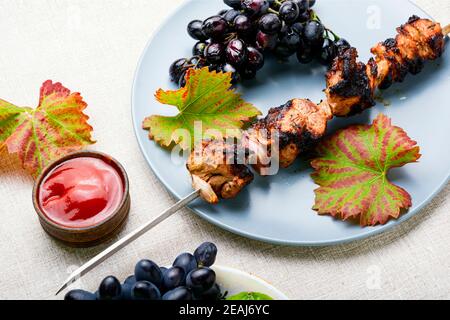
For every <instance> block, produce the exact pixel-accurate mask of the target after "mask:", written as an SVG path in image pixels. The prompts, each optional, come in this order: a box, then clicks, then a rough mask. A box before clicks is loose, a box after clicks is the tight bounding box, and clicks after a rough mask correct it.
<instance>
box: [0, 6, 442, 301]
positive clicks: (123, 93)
mask: <svg viewBox="0 0 450 320" xmlns="http://www.w3.org/2000/svg"><path fill="white" fill-rule="evenodd" d="M181 2H182V0H164V1H157V0H115V1H108V0H32V1H31V0H0V43H1V49H0V96H1V97H2V98H3V99H6V100H8V101H11V102H14V103H16V104H18V105H28V106H35V105H36V103H37V99H38V92H39V91H38V90H39V87H40V85H41V83H42V82H43V81H44V80H46V79H53V80H57V81H62V82H63V84H64V85H66V86H67V87H68V88H71V89H73V90H77V91H80V92H81V93H82V94H83V96H84V98H85V100H86V101H87V102H88V103H89V108H88V110H87V112H88V113H89V115H90V116H91V121H90V123H91V124H92V125H93V126H94V128H95V138H96V139H97V140H98V143H97V145H95V146H94V148H93V149H97V150H101V151H104V152H107V153H110V154H111V155H113V156H114V157H116V158H118V159H119V160H120V161H121V162H122V163H123V165H124V166H125V167H126V168H127V170H128V173H129V176H130V178H131V182H132V184H131V195H132V199H133V203H132V211H131V215H130V218H129V222H128V224H127V226H126V229H125V230H124V231H123V233H122V234H124V233H126V232H127V231H130V230H132V229H134V228H135V227H136V226H138V225H140V224H141V223H142V222H144V221H147V220H148V219H150V218H152V217H154V216H155V215H157V214H158V213H159V212H160V211H161V210H162V209H164V208H166V207H167V206H169V205H171V204H173V202H174V200H173V199H172V198H171V196H170V195H169V194H168V193H167V192H166V191H165V189H164V187H163V186H162V185H161V184H160V183H159V182H158V181H157V179H156V178H155V176H154V175H153V173H152V172H151V170H150V169H149V167H148V166H147V164H146V162H145V161H144V159H143V157H142V155H141V153H140V151H139V149H138V145H137V142H136V139H135V137H134V134H133V129H132V125H131V115H130V92H131V84H132V79H133V74H134V71H135V67H136V64H137V61H138V58H139V56H140V54H141V52H142V50H143V48H144V46H145V44H146V42H147V40H148V39H149V37H150V35H151V34H152V33H153V32H154V31H155V30H156V29H157V27H158V25H159V24H160V23H161V22H162V21H163V19H164V18H165V17H166V16H168V15H169V14H170V12H171V11H173V10H175V9H176V7H177V6H178V5H179V4H180V3H181ZM319 2H320V0H319ZM417 2H418V3H419V4H420V5H421V6H422V7H423V8H425V10H426V11H428V12H429V13H430V14H431V15H433V16H434V17H435V18H436V19H438V20H439V21H441V22H442V23H450V1H448V0H434V1H430V0H417ZM439 94H441V93H439ZM443 147H448V146H443ZM0 157H1V158H0V217H1V219H2V220H1V223H0V298H3V299H17V298H19V299H52V298H54V297H53V294H54V292H55V290H56V289H57V287H58V285H60V284H61V282H62V281H63V280H64V279H65V278H66V277H67V275H68V272H69V271H71V270H72V269H73V268H74V267H75V266H77V265H80V264H82V263H83V262H85V261H86V260H88V259H89V258H90V257H92V256H93V255H95V254H96V253H97V252H99V250H101V249H102V248H104V246H100V247H96V248H91V249H83V250H74V249H69V248H66V247H64V246H62V245H60V244H58V243H57V242H55V241H54V240H52V239H51V238H49V237H48V236H47V235H46V234H45V233H44V231H43V230H42V229H41V227H40V225H39V223H38V220H37V217H36V214H35V212H34V210H33V207H32V203H31V189H32V184H33V181H32V179H31V178H29V177H28V176H27V175H26V174H25V173H23V172H22V171H21V168H20V165H19V164H18V161H17V159H16V157H14V156H8V155H7V154H6V153H5V152H4V151H3V152H1V153H0ZM449 194H450V188H449V186H448V185H447V187H446V188H445V189H444V191H442V192H441V193H440V194H439V195H438V196H437V197H436V198H435V199H434V201H433V202H432V203H431V204H430V205H429V206H427V207H426V208H425V209H424V210H423V212H422V213H421V214H419V215H418V216H416V217H415V218H413V219H412V220H410V221H408V222H406V223H404V224H403V225H401V226H400V227H397V228H396V229H395V230H392V231H390V232H388V233H385V234H383V235H379V236H376V237H373V238H370V239H367V240H363V241H358V242H354V243H351V244H347V245H341V246H337V247H328V248H288V247H279V246H272V245H269V244H264V243H259V242H256V241H251V240H247V239H244V238H241V237H239V236H236V235H233V234H230V233H227V232H225V231H222V230H221V229H219V228H217V227H214V226H212V225H210V224H208V223H206V222H204V221H203V220H201V219H199V218H197V217H196V216H195V215H193V214H191V213H189V212H188V211H186V210H184V211H183V212H181V213H180V214H178V215H176V216H174V217H172V218H171V219H170V220H168V221H166V222H165V223H164V224H162V225H160V226H159V227H158V228H156V229H155V230H154V231H153V232H151V233H150V234H148V235H146V236H144V237H142V239H140V240H138V241H137V242H136V243H134V244H132V245H131V246H129V247H128V248H127V249H126V250H123V251H121V252H120V253H118V254H117V255H116V256H114V257H113V258H112V259H110V260H108V261H107V262H106V263H104V264H103V265H101V266H100V267H99V268H97V269H96V270H95V271H94V272H92V273H90V274H89V275H88V276H86V277H85V278H84V279H83V280H82V283H81V284H78V286H81V287H83V288H85V289H88V290H95V289H96V287H97V285H98V283H99V281H100V280H101V279H102V278H103V277H104V276H107V275H109V274H115V275H117V276H120V277H122V278H123V277H125V276H126V275H127V274H129V273H131V272H132V270H133V266H134V264H135V262H136V261H137V260H138V259H139V258H144V257H149V258H151V259H153V260H155V261H157V262H159V263H161V264H169V263H171V262H172V259H173V257H175V255H176V254H178V253H179V252H181V251H184V250H193V249H194V248H195V246H196V245H197V244H199V243H201V242H203V241H205V240H213V241H215V242H216V243H217V244H218V246H219V249H220V254H219V257H218V263H220V264H223V265H228V266H232V267H236V268H239V269H242V270H245V271H248V272H252V273H255V274H257V275H259V276H261V277H262V278H264V279H267V280H268V281H270V282H271V283H273V284H274V285H276V286H277V287H279V288H280V289H282V290H283V291H285V292H286V294H287V295H288V296H290V297H292V298H297V299H343V298H348V299H366V298H375V299H384V298H394V299H396V298H400V299H414V298H419V299H423V298H450V278H449V274H450V234H449V228H450V220H449V217H448V214H449V210H450V201H449V198H448V196H449Z"/></svg>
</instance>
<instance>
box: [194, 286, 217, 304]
mask: <svg viewBox="0 0 450 320" xmlns="http://www.w3.org/2000/svg"><path fill="white" fill-rule="evenodd" d="M220 297H221V292H220V287H219V285H218V284H217V283H215V284H214V285H213V286H212V287H211V289H209V290H207V291H205V292H204V293H202V294H201V295H200V297H198V298H199V299H200V300H203V301H218V300H219V299H220Z"/></svg>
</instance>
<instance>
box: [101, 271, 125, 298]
mask: <svg viewBox="0 0 450 320" xmlns="http://www.w3.org/2000/svg"><path fill="white" fill-rule="evenodd" d="M121 292H122V286H121V284H120V282H119V280H117V278H116V277H113V276H109V277H106V278H105V279H103V281H102V282H101V283H100V287H99V288H98V295H99V298H100V299H101V300H117V299H119V298H120V295H121Z"/></svg>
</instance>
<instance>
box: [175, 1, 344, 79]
mask: <svg viewBox="0 0 450 320" xmlns="http://www.w3.org/2000/svg"><path fill="white" fill-rule="evenodd" d="M224 2H225V4H227V5H228V6H230V7H231V9H225V10H222V11H220V12H219V13H218V14H217V15H215V16H212V17H209V18H207V19H206V20H204V21H201V20H193V21H191V22H190V23H189V25H188V27H187V31H188V33H189V35H190V36H191V37H192V38H194V39H195V40H197V41H198V42H197V43H196V44H195V45H194V47H193V49H192V55H193V56H192V57H191V58H181V59H178V60H176V61H175V62H174V63H173V64H172V65H171V66H170V71H169V73H170V79H171V80H172V81H173V82H175V83H177V84H178V85H179V86H180V87H183V86H184V85H185V84H186V82H185V81H186V80H185V75H186V72H187V70H188V69H190V68H203V67H208V68H209V70H211V71H222V72H231V73H232V75H233V76H232V79H233V82H234V83H237V82H238V81H239V80H240V79H252V78H254V77H255V76H256V73H257V71H258V70H259V69H261V68H262V67H263V66H264V55H265V54H266V53H272V54H273V55H275V57H276V58H278V59H279V60H287V59H288V58H289V57H290V56H292V55H294V54H296V55H297V58H298V61H299V62H300V63H310V62H312V61H313V60H314V59H317V60H318V61H320V62H321V63H323V64H324V65H329V64H330V63H331V62H332V61H333V59H334V58H335V57H336V56H337V54H338V48H339V47H349V46H350V45H349V44H348V42H347V41H346V40H344V39H340V38H339V37H338V36H337V35H336V34H334V33H333V32H332V31H331V30H329V29H327V28H325V27H324V25H323V24H322V23H321V21H320V19H319V18H318V17H317V15H316V14H315V12H314V11H313V10H312V7H313V6H314V4H315V2H316V1H315V0H224Z"/></svg>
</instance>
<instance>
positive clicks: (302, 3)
mask: <svg viewBox="0 0 450 320" xmlns="http://www.w3.org/2000/svg"><path fill="white" fill-rule="evenodd" d="M291 1H292V2H294V3H295V4H296V5H297V6H298V10H299V13H304V12H306V11H308V9H310V8H311V7H312V6H313V5H314V4H313V5H311V2H312V1H311V0H291Z"/></svg>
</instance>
